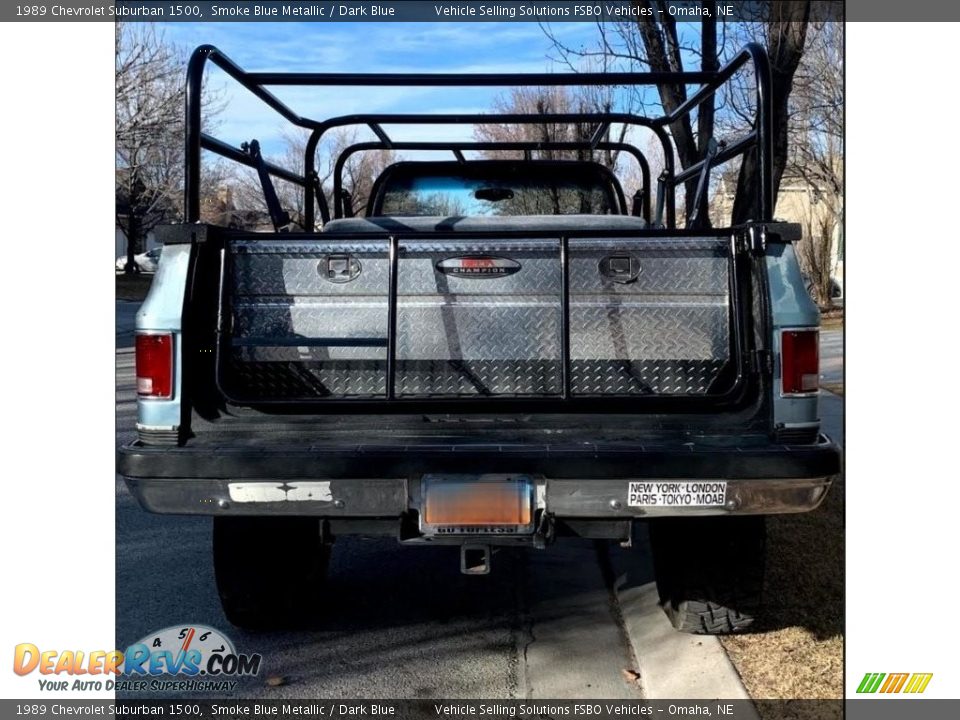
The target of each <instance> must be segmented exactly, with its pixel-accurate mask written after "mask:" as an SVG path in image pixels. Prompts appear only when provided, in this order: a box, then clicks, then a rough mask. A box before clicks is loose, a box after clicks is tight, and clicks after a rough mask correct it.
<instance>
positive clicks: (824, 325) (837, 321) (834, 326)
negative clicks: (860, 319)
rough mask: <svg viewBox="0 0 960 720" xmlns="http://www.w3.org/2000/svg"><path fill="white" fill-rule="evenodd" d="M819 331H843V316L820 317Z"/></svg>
mask: <svg viewBox="0 0 960 720" xmlns="http://www.w3.org/2000/svg"><path fill="white" fill-rule="evenodd" d="M820 329H821V330H843V315H823V316H821V317H820Z"/></svg>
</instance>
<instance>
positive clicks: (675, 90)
mask: <svg viewBox="0 0 960 720" xmlns="http://www.w3.org/2000/svg"><path fill="white" fill-rule="evenodd" d="M634 5H636V6H638V7H642V8H647V9H648V12H649V13H650V14H647V15H640V16H639V17H638V18H637V28H638V30H639V31H640V37H641V38H642V40H643V47H644V49H645V50H646V53H647V64H648V65H649V66H650V70H651V71H653V72H683V60H682V58H681V56H680V41H679V38H678V36H677V23H676V21H675V20H674V19H673V18H672V17H671V16H670V14H669V13H668V11H667V7H666V3H665V2H662V0H657V1H656V2H651V0H634ZM704 5H707V6H709V5H710V4H709V3H707V2H704ZM654 18H659V20H656V19H654ZM701 32H702V33H703V59H702V66H703V69H704V70H707V69H708V68H709V69H716V68H717V26H716V20H713V19H708V18H703V20H702V30H701ZM657 90H658V92H659V94H660V104H661V105H662V106H663V110H664V113H665V114H669V113H672V112H673V111H674V110H676V109H677V108H678V107H680V106H681V105H682V104H683V103H684V102H686V100H687V88H686V86H685V85H684V84H683V83H662V84H660V85H658V86H657ZM707 106H709V107H707ZM704 108H706V112H704ZM713 108H714V105H713V100H712V99H711V100H709V101H707V102H705V103H704V104H703V105H701V112H700V115H699V116H698V122H697V134H698V136H699V141H700V147H699V148H698V147H697V140H696V139H695V138H694V134H693V126H692V124H691V122H690V116H689V115H684V116H683V117H682V118H680V119H679V120H677V121H676V122H673V123H670V125H669V128H670V134H671V135H672V136H673V141H674V144H675V145H676V148H677V156H678V157H679V159H680V166H681V167H684V168H686V167H690V166H691V165H693V164H694V163H697V162H699V160H700V159H701V158H702V157H703V149H704V148H706V142H707V140H708V139H709V138H710V137H712V136H713V117H714V109H713ZM696 192H697V178H692V179H690V180H688V181H687V182H686V193H685V196H686V203H685V207H686V216H687V217H688V218H689V217H690V216H691V214H692V212H693V200H694V197H695V195H696Z"/></svg>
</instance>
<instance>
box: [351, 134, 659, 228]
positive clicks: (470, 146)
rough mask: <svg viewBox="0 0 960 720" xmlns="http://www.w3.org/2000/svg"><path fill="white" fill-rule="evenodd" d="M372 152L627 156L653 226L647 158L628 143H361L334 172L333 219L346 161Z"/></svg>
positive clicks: (457, 155) (623, 200) (458, 155)
mask: <svg viewBox="0 0 960 720" xmlns="http://www.w3.org/2000/svg"><path fill="white" fill-rule="evenodd" d="M370 150H428V151H430V150H433V151H437V152H450V153H453V156H454V157H455V158H456V159H457V161H458V162H461V163H464V162H466V158H464V157H463V153H464V152H465V151H484V150H486V151H490V150H497V151H511V150H522V151H524V160H530V157H529V156H528V153H529V151H531V150H597V151H603V150H615V151H623V152H627V153H629V154H630V155H632V156H633V157H634V159H635V160H636V161H637V164H638V165H639V166H640V176H641V181H642V183H643V188H642V191H641V192H642V196H643V197H642V206H643V210H644V212H643V218H644V220H646V221H647V222H650V164H649V163H648V162H647V158H646V156H645V155H644V154H643V153H642V152H640V150H638V149H637V147H636V146H635V145H631V144H630V143H627V142H601V143H597V144H596V146H593V145H592V144H591V143H590V142H538V143H530V142H462V141H450V142H420V141H417V142H392V143H391V144H390V145H389V146H387V145H386V144H384V143H383V142H360V143H354V144H353V145H349V146H347V147H346V148H344V149H343V151H342V152H341V153H340V154H339V155H338V156H337V160H336V163H335V164H334V169H333V197H334V199H335V202H334V206H333V214H334V218H342V217H346V209H345V208H344V207H343V205H342V204H341V203H339V202H337V201H336V199H337V198H340V197H341V196H342V190H343V168H344V166H345V165H346V164H347V161H348V160H349V159H350V158H351V157H352V156H353V155H354V154H355V153H358V152H367V151H370ZM618 198H619V200H620V202H621V203H623V204H624V208H626V198H625V197H623V193H622V192H619V193H618Z"/></svg>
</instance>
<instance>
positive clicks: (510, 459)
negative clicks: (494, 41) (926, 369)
mask: <svg viewBox="0 0 960 720" xmlns="http://www.w3.org/2000/svg"><path fill="white" fill-rule="evenodd" d="M208 61H211V62H214V63H216V64H217V65H219V66H220V67H221V68H223V69H225V70H226V71H227V72H228V74H230V75H231V76H232V77H234V78H235V79H236V80H238V81H239V82H240V83H241V84H243V85H245V86H247V87H250V88H253V89H256V90H257V91H258V95H260V97H261V98H262V99H265V100H266V101H267V102H268V104H270V105H271V106H272V107H274V109H277V110H278V112H280V113H281V114H282V115H284V116H285V117H287V118H288V119H291V120H292V121H296V123H297V124H301V125H302V126H304V127H307V128H310V129H311V131H312V135H311V139H310V142H309V143H308V147H307V154H306V156H305V172H304V174H303V175H297V174H295V173H292V172H291V171H289V170H287V169H284V168H281V167H278V166H275V165H273V164H272V163H270V162H267V161H266V160H265V159H264V158H263V157H262V156H261V155H260V153H259V148H258V146H257V144H256V143H255V142H253V143H246V144H244V146H243V147H242V148H240V149H238V148H235V147H232V146H229V145H227V144H226V143H223V142H221V141H220V140H217V139H216V138H213V137H210V136H208V135H206V134H204V133H202V132H201V131H200V127H201V126H200V105H199V86H200V80H201V78H202V74H203V68H204V65H205V63H206V62H208ZM748 62H752V63H753V65H754V71H755V76H756V78H757V83H758V92H757V97H758V107H757V119H756V122H755V124H754V127H753V130H752V131H751V132H750V133H749V134H748V135H747V136H746V137H744V138H741V139H739V140H737V141H735V142H732V143H729V144H727V145H726V146H725V148H724V149H719V147H718V146H716V145H714V146H713V150H712V151H711V152H708V153H707V154H706V155H705V157H704V158H703V160H702V161H701V162H700V163H698V164H697V165H694V166H691V167H690V168H686V169H684V170H681V171H675V169H674V168H673V166H672V158H673V152H674V151H673V148H672V141H671V140H670V138H669V135H668V134H667V133H666V132H665V130H664V127H665V126H666V125H667V124H669V122H672V121H673V119H675V118H671V117H670V116H666V117H664V118H654V119H650V118H645V117H643V116H634V115H625V114H609V113H607V114H564V115H558V116H549V117H547V118H545V117H544V116H542V115H520V116H517V115H511V116H508V117H498V116H497V115H476V116H472V115H466V116H448V115H412V116H410V115H391V116H385V115H361V116H345V117H342V118H332V119H329V120H327V121H324V122H315V121H312V120H307V119H305V118H301V117H300V116H298V115H296V114H295V113H293V111H291V110H289V109H288V108H286V106H283V105H282V104H280V103H279V101H278V100H276V98H274V97H273V96H269V93H267V91H266V90H264V89H263V85H266V84H270V82H269V81H276V82H285V80H284V79H283V78H282V77H274V76H273V75H271V74H268V75H264V74H262V73H260V74H252V73H246V72H244V71H243V70H241V69H240V68H238V67H237V66H235V65H234V64H233V63H232V62H231V61H230V60H229V59H227V58H226V57H225V56H223V55H222V54H221V53H219V51H217V50H216V49H215V48H212V47H210V46H204V47H201V48H199V49H198V50H197V51H196V52H195V53H194V56H193V59H192V60H191V64H190V68H189V71H188V88H189V89H190V92H188V108H187V117H188V121H189V122H188V128H187V130H188V131H187V143H186V150H187V153H186V157H187V167H186V176H187V198H186V207H187V222H186V223H184V224H182V225H177V226H170V227H167V228H164V229H163V231H162V233H161V234H162V235H163V239H164V250H163V254H162V257H161V262H160V267H159V270H158V273H157V275H156V277H155V279H154V283H153V285H152V287H151V291H150V294H149V296H148V298H147V300H146V302H145V303H144V305H143V307H142V308H141V310H140V312H139V313H138V316H137V327H138V336H137V346H136V349H137V390H138V396H139V402H138V424H137V430H138V439H137V440H136V441H134V442H133V443H131V444H129V445H127V446H125V447H123V448H121V449H120V451H119V467H120V472H121V474H122V475H123V476H124V477H125V479H126V481H127V484H128V486H129V488H130V490H131V491H132V492H133V494H134V495H135V496H136V497H137V498H138V500H139V501H140V503H141V504H142V505H143V506H144V508H146V509H147V510H149V511H152V512H159V513H182V514H203V515H209V516H212V517H213V518H214V560H215V567H216V574H217V584H218V589H219V592H220V597H221V600H222V602H223V606H224V610H225V612H226V614H227V617H228V618H229V619H230V620H231V621H232V622H234V623H236V624H238V625H242V626H247V627H264V626H270V625H273V624H277V623H280V622H283V623H286V622H289V620H290V619H291V618H294V617H303V616H310V615H311V614H312V613H314V612H315V611H316V607H317V606H316V602H317V600H318V598H320V597H322V595H323V593H324V592H325V591H326V588H325V571H326V566H327V562H328V560H329V556H330V552H331V548H332V546H333V544H334V542H335V540H336V538H337V537H339V536H343V535H349V534H360V535H389V536H393V537H396V538H397V540H398V541H399V542H401V543H404V544H407V545H411V546H429V545H437V544H453V545H457V546H460V548H461V569H462V570H463V571H464V572H466V573H469V574H484V573H486V572H489V571H490V569H491V558H492V553H491V551H492V550H493V549H496V548H499V547H504V546H508V547H509V546H519V547H524V546H528V547H531V548H544V547H546V546H547V545H549V544H550V543H552V542H554V541H555V540H556V539H558V538H563V537H565V536H579V537H587V538H597V539H607V540H616V541H621V542H628V541H629V540H630V538H631V537H632V532H633V528H634V525H635V524H636V523H638V522H647V523H649V526H650V537H651V542H652V546H653V552H654V558H655V565H656V572H657V583H658V586H659V590H660V595H661V599H662V601H663V605H664V608H665V610H666V611H667V613H668V615H669V616H670V617H671V619H672V621H673V623H674V626H675V627H677V628H678V629H680V630H685V631H693V632H730V631H736V630H741V629H743V628H745V627H748V626H749V625H750V623H751V622H752V621H753V619H754V618H755V617H756V616H757V615H758V613H759V610H760V602H761V586H762V577H763V566H764V555H765V548H764V545H765V542H764V522H763V516H764V515H769V514H775V513H785V512H803V511H807V510H812V509H814V508H816V507H817V506H818V505H819V504H820V502H822V500H823V498H824V496H825V494H826V492H827V490H828V488H829V487H830V484H831V482H832V480H833V478H834V476H835V475H836V474H837V473H838V472H839V469H840V458H839V452H838V450H837V448H836V446H835V445H834V444H833V443H832V442H831V441H830V440H829V439H827V438H826V437H824V436H823V435H822V434H821V433H820V430H819V421H818V416H817V391H818V388H817V380H818V377H819V375H818V358H817V348H818V322H819V317H818V312H817V308H816V306H815V305H814V304H813V302H812V301H811V300H810V297H809V295H808V294H807V293H806V291H805V289H804V283H803V278H802V276H801V274H800V269H799V265H798V263H797V260H796V255H795V253H794V249H793V243H794V242H795V241H796V240H798V239H799V233H798V229H797V227H796V226H792V225H787V224H784V223H777V222H774V221H773V220H772V183H771V178H770V162H769V161H770V146H769V143H770V135H769V123H770V117H769V112H770V110H769V92H767V91H768V89H769V70H768V67H767V64H766V55H765V54H764V52H763V50H762V49H761V48H759V47H757V46H749V47H748V48H747V49H746V50H745V51H744V52H743V53H741V54H740V55H738V56H737V58H735V59H734V61H732V63H731V64H730V65H729V66H727V67H725V68H723V69H722V70H721V71H719V72H718V73H716V74H715V75H713V76H711V78H709V81H708V82H706V83H705V84H704V85H703V86H702V87H701V89H700V90H699V91H698V92H697V93H695V94H694V95H693V96H692V98H691V103H690V105H691V107H688V108H686V109H685V110H686V111H689V110H690V109H691V108H692V107H693V106H695V101H696V100H697V98H700V99H702V98H703V97H706V96H707V95H708V94H710V93H713V92H716V89H717V88H718V87H719V86H720V85H721V84H722V83H723V82H725V81H726V80H727V79H728V78H729V77H730V76H731V75H732V74H733V72H735V71H736V70H737V69H738V68H739V67H741V66H743V65H744V64H746V63H748ZM290 77H291V78H292V79H289V81H290V82H297V83H301V84H313V85H340V84H350V83H356V82H357V81H358V78H357V76H355V75H350V76H338V75H311V74H307V75H302V74H301V75H296V76H290ZM677 79H678V80H683V79H684V78H683V76H682V75H680V76H678V78H677ZM406 80H407V81H409V82H411V83H415V84H453V83H460V84H464V85H471V84H490V83H492V82H493V80H494V79H491V78H487V77H486V76H469V75H467V76H445V75H435V76H422V75H418V76H415V77H411V78H407V79H406ZM496 80H497V81H498V82H500V83H501V84H503V83H504V82H505V81H509V82H524V83H527V84H564V83H566V84H573V83H574V82H576V83H583V82H586V83H597V84H599V83H614V84H615V83H624V82H635V83H641V82H650V78H649V77H648V76H646V75H644V74H642V73H634V74H629V76H627V77H625V76H623V75H622V74H618V75H590V74H586V75H577V76H563V75H549V76H523V77H519V76H518V77H514V78H497V79H496ZM404 81H405V79H404V78H398V77H393V76H382V77H377V76H371V77H365V78H364V80H363V82H364V83H366V84H376V83H378V82H379V83H383V84H391V83H392V84H401V83H403V82H404ZM263 93H267V96H268V97H269V99H268V98H267V97H264V95H263ZM545 119H546V120H549V121H550V122H551V123H573V124H576V125H577V126H578V127H586V128H587V129H588V130H589V132H588V133H586V134H584V135H583V137H582V138H581V139H579V140H576V141H565V142H550V141H546V140H537V141H531V142H502V143H480V142H426V141H409V142H404V141H402V140H395V139H394V138H392V137H390V135H389V134H388V133H387V132H386V130H385V128H384V126H391V127H392V126H395V125H400V126H405V125H409V124H444V123H446V124H449V123H452V122H456V123H466V124H483V123H505V122H509V123H514V124H529V125H536V124H541V123H543V122H544V121H545ZM614 122H619V123H625V124H634V125H637V126H640V127H644V128H646V129H647V130H649V131H650V132H652V133H653V135H654V136H655V137H656V138H658V139H659V140H660V142H661V143H662V145H663V150H664V163H665V168H666V169H665V170H664V172H663V174H661V176H660V177H659V178H658V180H657V183H656V184H657V191H656V196H655V198H654V196H653V189H652V185H653V182H652V181H651V178H650V172H649V164H648V163H647V161H646V158H645V156H644V155H643V153H641V152H639V151H638V150H637V149H636V148H633V147H632V146H629V144H626V143H613V142H611V141H609V140H605V139H604V137H605V132H606V131H608V130H609V127H610V124H611V123H614ZM350 124H360V125H365V126H367V127H369V128H370V130H371V132H372V133H373V135H374V136H375V137H376V140H375V141H371V142H365V143H358V144H356V145H354V146H351V147H348V148H346V149H345V150H344V151H343V153H342V154H341V156H340V158H338V160H337V163H336V168H337V173H338V174H337V176H336V177H335V178H334V188H333V193H332V196H333V203H332V205H333V212H332V213H331V212H330V209H329V204H328V200H327V197H326V194H325V192H324V190H323V188H322V187H320V185H319V182H318V181H317V179H316V173H315V172H314V164H313V163H314V157H313V155H314V153H315V150H316V147H317V145H318V143H319V142H320V139H321V138H322V135H323V133H324V132H326V131H328V130H330V129H331V128H334V127H339V126H344V125H350ZM611 146H618V148H619V149H621V150H624V151H625V152H626V153H628V154H630V155H632V156H633V157H634V158H636V159H637V162H638V165H639V167H640V170H641V175H642V177H643V184H642V187H641V188H640V190H638V192H637V193H636V194H635V195H634V196H633V197H632V198H631V199H630V201H628V200H627V197H626V196H625V193H624V192H623V189H622V187H621V185H620V183H619V181H618V180H617V178H616V177H615V176H614V174H613V173H612V172H611V171H610V170H609V169H608V168H607V167H604V166H603V165H602V164H600V163H598V162H596V161H595V160H594V154H595V153H596V152H602V151H604V150H607V149H610V147H611ZM382 148H390V149H395V150H400V151H402V150H418V151H427V150H430V151H436V152H446V153H452V154H453V156H454V159H453V160H448V161H440V162H432V161H431V162H426V161H404V162H399V163H397V164H395V165H393V166H391V167H389V168H387V169H386V170H385V171H384V172H383V174H382V175H381V177H380V178H379V179H378V180H377V182H376V184H375V186H374V188H373V191H372V193H371V197H370V201H369V203H368V205H367V208H366V212H365V213H364V216H363V217H352V216H351V213H350V208H351V207H352V205H353V203H352V202H349V201H348V200H349V198H348V197H345V194H344V192H343V188H342V179H341V178H340V177H339V174H340V173H341V172H342V169H343V166H344V162H345V158H346V157H349V155H350V154H352V153H354V152H361V151H364V150H371V149H382ZM202 149H206V150H208V151H212V152H216V153H219V154H221V155H223V156H225V157H227V158H230V159H232V160H236V161H237V162H241V163H243V164H246V165H248V166H250V167H252V168H255V169H256V170H257V171H258V174H259V176H260V178H261V182H262V184H263V191H264V198H265V202H266V205H267V207H268V208H269V211H270V216H271V220H272V222H273V225H274V232H267V233H253V232H246V231H239V230H235V229H231V228H225V227H215V226H212V225H205V224H201V223H199V222H198V221H199V184H198V183H199V163H200V152H201V150H202ZM490 151H496V152H498V153H511V152H512V153H515V154H516V155H518V157H516V158H503V157H500V158H498V159H495V160H491V159H483V158H482V157H481V158H479V159H478V158H472V157H471V158H468V157H467V153H471V154H474V153H484V152H490ZM550 152H567V153H575V155H576V157H575V158H573V159H571V158H570V157H569V156H568V157H567V159H564V160H556V159H545V158H544V157H541V156H540V155H543V154H544V153H550ZM751 153H752V154H753V157H754V159H755V160H756V168H757V171H756V172H757V177H756V178H755V179H756V182H755V183H754V186H755V188H756V197H755V198H753V200H754V202H753V207H754V212H755V213H756V214H755V215H754V217H756V218H759V219H758V220H755V221H751V222H742V223H738V224H731V225H730V226H727V227H722V228H718V227H710V226H709V223H708V222H706V220H705V217H706V209H707V203H708V197H707V193H706V191H705V189H704V188H705V187H706V186H707V182H706V181H707V178H708V176H709V174H710V171H711V170H712V169H714V168H715V167H717V166H719V165H720V164H721V163H723V162H725V161H727V160H729V159H731V158H733V157H736V156H737V155H744V154H745V155H749V154H751ZM272 178H280V179H283V180H286V181H289V182H295V183H297V184H299V185H301V186H302V187H303V189H304V203H305V204H304V207H305V212H304V215H305V219H304V222H303V227H302V228H300V229H298V230H294V229H293V228H291V227H290V222H289V221H290V218H289V215H288V214H287V211H286V209H285V208H283V207H281V206H280V204H279V201H278V199H277V193H276V191H275V190H274V188H273V186H272ZM698 178H699V182H697V183H693V184H695V185H697V187H698V190H697V192H696V197H695V198H694V199H693V202H692V203H691V204H690V206H691V207H692V208H693V209H694V211H693V212H690V213H687V215H688V217H687V220H686V226H685V227H683V228H679V227H677V222H676V214H677V213H676V209H675V200H674V195H675V192H676V189H677V188H678V187H684V186H685V185H686V184H687V183H688V181H691V180H697V179H698ZM317 210H319V214H320V217H319V222H316V220H317V218H315V213H316V212H317ZM278 544H279V545H280V546H282V547H283V548H284V552H282V553H277V552H275V548H276V547H277V546H278Z"/></svg>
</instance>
